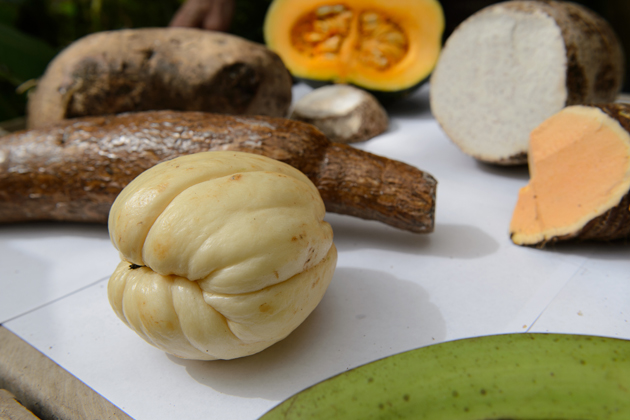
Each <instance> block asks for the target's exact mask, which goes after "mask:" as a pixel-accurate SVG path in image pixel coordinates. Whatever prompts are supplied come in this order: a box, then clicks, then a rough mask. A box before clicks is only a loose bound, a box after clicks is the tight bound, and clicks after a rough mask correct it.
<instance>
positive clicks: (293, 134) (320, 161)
mask: <svg viewBox="0 0 630 420" xmlns="http://www.w3.org/2000/svg"><path fill="white" fill-rule="evenodd" d="M208 150H234V151H242V152H249V153H256V154H260V155H265V156H268V157H271V158H273V159H277V160H280V161H283V162H285V163H288V164H289V165H291V166H293V167H295V168H297V169H299V170H300V171H302V172H304V173H305V174H306V175H307V176H308V177H309V178H310V179H311V181H313V183H314V184H315V185H316V186H317V188H318V189H319V192H320V194H321V196H322V198H323V200H324V203H325V205H326V210H327V211H330V212H335V213H340V214H346V215H351V216H356V217H360V218H363V219H368V220H376V221H379V222H382V223H385V224H388V225H390V226H393V227H396V228H399V229H403V230H407V231H411V232H415V233H428V232H431V231H433V226H434V213H435V193H436V186H437V182H436V181H435V179H434V178H433V177H432V176H431V175H429V174H428V173H426V172H422V171H420V170H418V169H416V168H414V167H412V166H410V165H407V164H404V163H402V162H398V161H394V160H390V159H387V158H384V157H381V156H377V155H373V154H370V153H368V152H364V151H361V150H358V149H354V148H352V147H350V146H347V145H343V144H337V143H331V142H330V141H329V140H328V139H327V138H326V137H325V136H324V135H323V134H322V133H321V132H320V131H319V130H317V129H315V128H314V127H313V126H311V125H309V124H305V123H302V122H299V121H291V120H288V119H284V118H271V117H263V116H257V117H238V116H228V115H219V114H209V113H202V112H177V111H153V112H141V113H128V114H121V115H117V116H102V117H86V118H82V119H74V120H65V121H62V122H59V123H57V124H54V125H51V126H49V127H47V128H41V129H31V130H26V131H22V132H18V133H14V134H11V135H8V136H5V137H2V138H0V223H10V222H24V221H35V220H60V221H75V222H96V223H106V222H107V216H108V213H109V209H110V207H111V205H112V203H113V202H114V199H115V198H116V196H117V195H118V193H119V192H120V191H121V190H122V189H123V188H124V187H125V186H126V185H127V184H128V183H129V182H130V181H131V180H132V179H134V178H135V177H136V176H137V175H139V174H140V173H141V172H143V171H144V170H146V169H148V168H150V167H152V166H154V165H155V164H157V163H159V162H161V161H164V160H168V159H172V158H175V157H177V156H181V155H185V154H190V153H196V152H202V151H208Z"/></svg>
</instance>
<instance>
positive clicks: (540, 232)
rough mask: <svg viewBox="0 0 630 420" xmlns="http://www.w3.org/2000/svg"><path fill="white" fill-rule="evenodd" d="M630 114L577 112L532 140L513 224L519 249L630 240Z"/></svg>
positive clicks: (611, 108)
mask: <svg viewBox="0 0 630 420" xmlns="http://www.w3.org/2000/svg"><path fill="white" fill-rule="evenodd" d="M628 130H630V106H629V105H627V104H608V105H601V106H571V107H567V108H565V109H563V110H562V111H560V112H558V113H556V114H555V115H553V116H551V117H549V118H548V119H547V120H545V121H544V122H543V123H542V124H540V125H539V126H538V127H537V128H536V129H534V130H533V131H532V133H531V136H530V143H529V148H530V154H529V171H530V177H531V178H530V181H529V183H528V184H527V185H526V186H525V187H523V188H522V189H521V190H520V192H519V196H518V201H517V204H516V208H515V210H514V214H513V216H512V221H511V224H510V235H511V238H512V241H513V242H514V243H515V244H518V245H535V246H544V245H545V244H546V243H548V242H555V241H560V240H568V239H593V240H612V239H619V238H624V237H628V236H630V198H629V197H630V194H629V191H630V134H629V133H628Z"/></svg>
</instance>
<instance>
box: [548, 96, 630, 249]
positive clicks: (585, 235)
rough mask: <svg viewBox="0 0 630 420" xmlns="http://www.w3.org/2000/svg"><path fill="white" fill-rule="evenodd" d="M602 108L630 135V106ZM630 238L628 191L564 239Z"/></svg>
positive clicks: (629, 195) (629, 193) (600, 106)
mask: <svg viewBox="0 0 630 420" xmlns="http://www.w3.org/2000/svg"><path fill="white" fill-rule="evenodd" d="M594 106H595V107H597V108H600V109H601V110H602V111H604V112H605V113H606V114H608V115H609V116H610V117H611V118H613V119H615V120H617V121H619V124H621V126H622V127H623V129H624V130H626V131H627V132H629V133H630V105H629V104H622V103H611V104H598V105H594ZM627 237H630V191H628V192H627V193H626V194H625V195H624V196H623V198H622V199H621V201H620V202H619V204H617V205H616V206H615V207H613V208H611V209H610V210H608V211H607V212H606V213H604V214H602V215H601V216H598V217H596V218H594V219H593V220H591V221H590V222H588V223H587V224H586V226H584V228H582V229H581V230H580V231H579V232H576V233H575V235H572V236H569V237H568V238H558V240H562V239H573V238H575V239H584V240H586V239H588V240H600V241H611V240H614V239H622V238H627Z"/></svg>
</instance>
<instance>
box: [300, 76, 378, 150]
mask: <svg viewBox="0 0 630 420" xmlns="http://www.w3.org/2000/svg"><path fill="white" fill-rule="evenodd" d="M291 119H293V120H298V121H303V122H306V123H309V124H312V125H314V126H315V127H317V128H318V129H319V130H321V131H322V132H323V133H324V134H325V135H326V137H328V138H329V139H330V140H331V141H334V142H338V143H355V142H360V141H364V140H368V139H371V138H372V137H374V136H377V135H379V134H381V133H383V132H384V131H385V130H387V126H388V125H389V119H388V117H387V112H386V111H385V109H384V108H383V107H382V106H381V105H380V103H379V102H378V101H377V100H376V98H375V97H374V96H373V95H371V94H369V93H368V92H366V91H364V90H362V89H358V88H356V87H353V86H349V85H330V86H324V87H321V88H319V89H315V90H313V91H312V92H310V93H309V94H307V95H306V96H304V97H303V98H302V99H300V100H299V101H298V102H297V103H296V104H295V108H294V109H293V112H292V113H291Z"/></svg>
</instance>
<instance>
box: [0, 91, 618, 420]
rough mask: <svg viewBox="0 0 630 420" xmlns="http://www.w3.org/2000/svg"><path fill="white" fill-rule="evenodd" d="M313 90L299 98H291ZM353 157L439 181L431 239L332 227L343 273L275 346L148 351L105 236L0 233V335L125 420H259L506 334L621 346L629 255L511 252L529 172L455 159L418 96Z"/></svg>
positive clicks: (565, 247) (337, 223)
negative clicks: (312, 389)
mask: <svg viewBox="0 0 630 420" xmlns="http://www.w3.org/2000/svg"><path fill="white" fill-rule="evenodd" d="M308 90H309V89H308V88H307V87H305V86H304V85H298V86H296V87H295V89H294V92H295V97H296V98H298V97H300V96H301V95H303V94H304V93H305V92H307V91H308ZM391 117H392V121H391V127H390V129H389V130H388V132H387V133H385V134H383V135H381V136H378V137H376V138H374V139H371V140H369V141H367V142H364V143H361V144H356V145H355V146H356V147H358V148H360V149H363V150H367V151H370V152H372V153H376V154H379V155H382V156H387V157H389V158H392V159H396V160H400V161H403V162H406V163H409V164H411V165H413V166H416V167H418V168H420V169H422V170H425V171H427V172H429V173H431V174H432V175H433V176H434V177H435V178H436V179H437V180H438V189H437V212H436V227H435V232H434V233H431V234H428V235H417V234H411V233H407V232H403V231H399V230H396V229H393V228H390V227H388V226H385V225H382V224H379V223H376V222H369V221H363V220H359V219H355V218H351V217H348V216H339V215H335V214H328V215H327V216H326V217H327V220H328V221H329V222H330V224H331V225H332V227H333V230H334V233H335V243H336V245H337V247H338V250H339V261H338V265H337V270H336V271H335V275H334V278H333V281H332V284H331V286H330V288H329V289H328V291H327V292H326V295H325V296H324V299H323V300H322V302H321V304H320V305H319V306H318V307H317V309H316V310H315V311H314V312H313V313H312V314H311V316H310V317H309V318H308V319H307V320H306V321H305V322H304V323H303V324H302V325H301V326H300V327H299V328H298V329H297V330H296V331H295V332H293V333H292V334H291V335H290V336H289V337H288V338H287V339H285V340H284V341H282V342H280V343H278V344H276V345H274V346H272V347H271V348H269V349H267V350H265V351H263V352H262V353H259V354H257V355H254V356H250V357H247V358H242V359H237V360H233V361H214V362H199V361H185V360H179V359H176V358H174V357H171V356H168V355H166V354H164V353H163V352H161V351H159V350H157V349H155V348H153V347H151V346H150V345H148V344H146V343H145V342H144V341H143V340H141V339H140V338H139V337H138V336H136V334H135V333H134V332H132V331H131V330H129V329H128V328H127V327H126V326H125V325H124V324H123V323H122V322H121V321H120V320H118V318H116V316H115V314H114V312H113V311H112V310H111V308H110V306H109V303H108V301H107V294H106V289H107V279H108V276H109V275H110V274H111V272H112V271H113V270H114V268H115V267H116V264H117V262H118V254H117V252H116V250H115V249H114V248H113V246H112V245H111V244H110V242H109V237H108V233H107V227H106V226H100V225H81V224H67V223H61V224H54V223H33V224H28V223H27V224H16V225H5V226H2V225H0V323H2V324H3V325H4V326H5V327H6V328H8V329H9V330H11V331H12V332H13V333H15V334H17V335H18V336H20V337H22V338H23V339H24V340H26V341H27V342H29V343H30V344H31V345H33V346H34V347H35V348H37V349H38V350H40V351H41V352H43V353H44V354H46V355H47V356H49V357H50V358H51V359H53V360H54V361H55V362H57V363H58V364H60V365H61V366H62V367H64V368H65V369H67V370H68V371H69V372H71V373H72V374H74V375H75V376H77V377H78V378H79V379H80V380H82V381H83V382H85V383H86V384H87V385H88V386H90V387H92V388H93V389H94V390H95V391H97V392H98V393H100V394H101V395H103V396H104V397H105V398H107V399H109V400H110V401H111V402H112V403H113V404H115V405H117V406H118V407H120V408H121V409H122V410H123V411H125V412H126V413H127V414H129V415H130V416H131V417H133V418H134V419H136V420H143V419H146V420H156V419H173V418H183V419H205V420H207V419H240V420H242V419H256V418H258V417H259V416H261V415H262V414H264V413H265V412H266V411H267V410H269V409H271V408H272V407H274V406H275V405H277V404H278V403H279V402H280V401H282V400H284V399H285V398H288V397H289V396H291V395H293V394H294V393H296V392H298V391H300V390H301V389H304V388H306V387H308V386H310V385H312V384H314V383H316V382H318V381H320V380H323V379H325V378H328V377H330V376H333V375H335V374H337V373H340V372H343V371H345V370H347V369H351V368H354V367H356V366H359V365H362V364H364V363H367V362H370V361H373V360H376V359H379V358H382V357H385V356H389V355H392V354H395V353H398V352H401V351H405V350H410V349H414V348H418V347H422V346H426V345H430V344H434V343H439V342H443V341H448V340H455V339H460V338H465V337H472V336H480V335H491V334H500V333H508V332H526V331H529V332H558V333H576V334H589V335H603V336H611V337H619V338H625V339H630V322H629V320H630V299H629V297H630V258H629V257H630V253H629V251H630V243H629V242H628V241H625V242H624V241H621V242H615V243H576V244H562V245H561V244H558V245H555V246H551V247H548V248H546V249H544V250H539V249H532V248H524V247H518V246H516V245H514V244H512V243H511V242H510V240H509V237H508V225H509V221H510V218H511V215H512V210H513V207H514V205H515V202H516V197H517V193H518V189H519V188H520V187H522V186H524V185H525V184H526V183H527V178H528V174H527V168H525V167H518V168H502V167H493V166H488V165H484V164H480V163H478V162H476V161H475V160H474V159H472V158H470V157H468V156H466V155H464V154H463V153H461V152H460V151H459V150H458V149H457V148H456V147H455V146H454V145H453V144H452V143H451V142H450V141H449V140H448V139H447V138H446V136H445V135H444V134H443V132H442V131H441V130H440V128H439V126H438V125H437V123H436V122H435V121H434V120H433V119H432V117H431V113H430V110H429V105H428V87H425V88H423V89H422V90H421V91H419V92H418V93H417V94H415V95H414V96H413V97H411V98H409V99H408V100H405V101H404V102H402V103H400V104H398V105H397V106H396V107H395V108H393V109H392V110H391Z"/></svg>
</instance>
